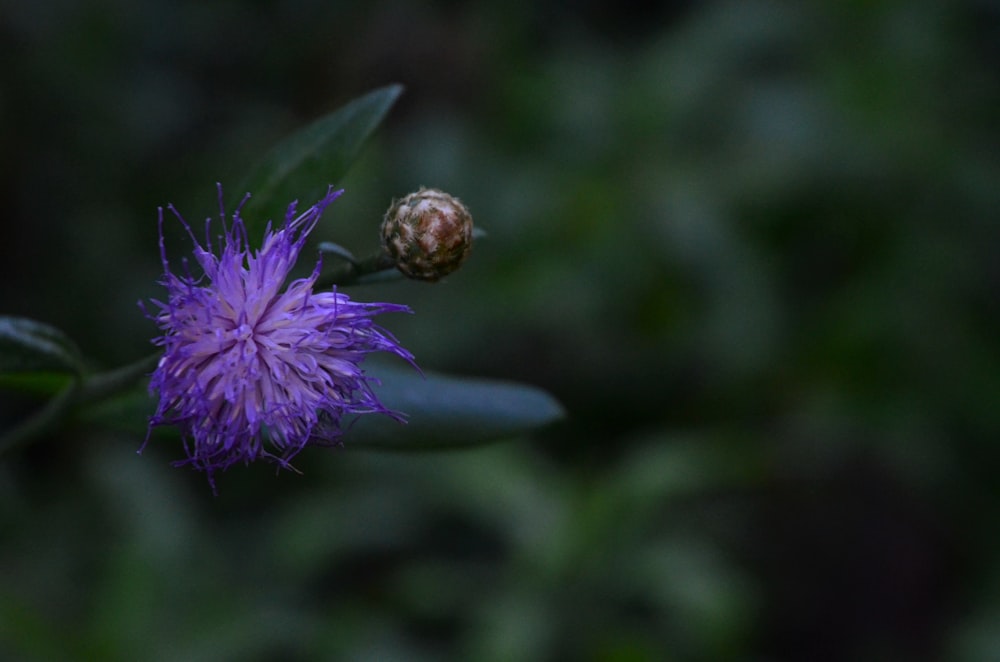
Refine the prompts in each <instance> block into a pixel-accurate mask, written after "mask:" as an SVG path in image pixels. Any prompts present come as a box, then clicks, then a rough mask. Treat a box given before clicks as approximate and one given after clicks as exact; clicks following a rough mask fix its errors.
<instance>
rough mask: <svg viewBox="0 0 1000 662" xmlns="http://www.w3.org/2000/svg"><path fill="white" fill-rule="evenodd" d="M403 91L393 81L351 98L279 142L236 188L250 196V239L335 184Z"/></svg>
mask: <svg viewBox="0 0 1000 662" xmlns="http://www.w3.org/2000/svg"><path fill="white" fill-rule="evenodd" d="M402 92H403V87H402V85H389V86H387V87H382V88H379V89H377V90H374V91H372V92H369V93H368V94H366V95H364V96H362V97H359V98H357V99H355V100H354V101H351V102H350V103H348V104H347V105H345V106H343V107H341V108H340V109H339V110H336V111H334V112H333V113H331V114H329V115H326V116H324V117H322V118H320V119H319V120H317V121H315V122H314V123H312V124H310V125H309V126H307V127H305V128H303V129H301V130H300V131H297V132H295V133H293V134H292V135H291V136H289V137H288V138H286V139H285V140H283V141H282V142H280V143H279V144H278V145H276V146H275V147H274V148H273V149H272V150H271V151H270V152H269V153H268V154H267V155H266V156H265V157H264V158H263V159H262V160H261V161H259V162H258V164H257V165H256V166H255V167H254V169H253V170H252V171H251V173H250V175H249V176H248V177H247V178H246V179H245V180H244V181H243V184H242V185H241V187H240V188H239V190H238V195H239V199H242V197H243V195H244V193H245V192H247V191H249V192H250V193H251V194H252V197H251V198H250V202H248V203H247V210H248V213H247V214H246V217H245V219H244V220H245V222H246V225H247V230H248V231H249V236H250V238H251V240H257V239H259V238H260V237H261V236H262V235H263V233H264V228H265V227H266V226H267V222H268V220H270V219H275V220H276V221H280V220H281V219H282V218H283V217H284V214H285V210H286V208H287V207H288V204H289V203H290V202H292V201H293V200H300V201H301V203H302V206H301V207H300V208H301V209H302V210H305V209H306V207H307V206H308V205H310V204H312V203H313V202H314V201H316V200H318V199H319V198H320V197H322V196H323V194H324V193H325V192H326V189H327V186H328V185H330V184H334V185H336V184H337V182H338V181H339V180H340V179H341V178H342V177H343V176H344V175H345V174H346V173H347V170H348V168H349V167H350V165H351V163H353V162H354V159H355V158H356V157H357V155H358V153H359V152H360V151H361V147H362V146H363V145H364V143H365V141H366V140H367V139H368V136H370V135H371V133H372V132H373V131H374V130H375V129H376V128H377V127H378V125H379V124H381V122H382V119H383V118H384V117H385V115H386V113H387V112H389V108H391V107H392V104H393V103H394V102H395V101H396V99H397V98H398V97H399V95H400V94H402Z"/></svg>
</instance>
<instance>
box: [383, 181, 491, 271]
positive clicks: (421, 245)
mask: <svg viewBox="0 0 1000 662" xmlns="http://www.w3.org/2000/svg"><path fill="white" fill-rule="evenodd" d="M382 248H383V249H384V250H385V252H386V253H387V254H388V255H389V256H390V257H391V258H392V259H393V260H394V261H395V263H396V268H397V269H399V270H400V271H402V272H403V273H404V274H405V275H406V276H407V277H408V278H414V279H416V280H427V281H435V280H438V279H440V278H442V277H444V276H447V275H448V274H450V273H451V272H453V271H455V270H456V269H458V268H459V267H460V266H462V262H464V261H465V258H466V257H468V255H469V252H470V251H471V250H472V215H471V214H469V210H468V209H466V208H465V205H463V204H462V203H461V201H460V200H459V199H458V198H456V197H453V196H451V195H448V194H447V193H445V192H444V191H439V190H437V189H428V188H421V189H420V190H419V191H417V192H416V193H410V194H409V195H407V196H406V197H404V198H402V199H401V200H396V201H394V202H393V203H392V205H391V206H390V207H389V209H388V211H386V213H385V219H384V220H383V221H382Z"/></svg>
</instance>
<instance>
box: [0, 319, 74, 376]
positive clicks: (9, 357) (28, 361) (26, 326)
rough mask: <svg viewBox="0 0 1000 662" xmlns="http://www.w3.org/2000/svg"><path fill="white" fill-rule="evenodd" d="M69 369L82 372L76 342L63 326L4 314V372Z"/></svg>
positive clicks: (0, 348) (0, 334) (0, 362)
mask: <svg viewBox="0 0 1000 662" xmlns="http://www.w3.org/2000/svg"><path fill="white" fill-rule="evenodd" d="M27 372H69V373H74V374H81V373H82V372H83V359H82V357H81V356H80V350H79V349H77V347H76V344H75V343H74V342H73V341H72V340H70V339H69V337H68V336H66V334H64V333H63V332H62V331H60V330H59V329H56V328H55V327H52V326H49V325H48V324H44V323H42V322H37V321H35V320H31V319H27V318H24V317H6V316H2V317H0V374H8V373H27Z"/></svg>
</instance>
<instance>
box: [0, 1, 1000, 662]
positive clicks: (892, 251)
mask: <svg viewBox="0 0 1000 662" xmlns="http://www.w3.org/2000/svg"><path fill="white" fill-rule="evenodd" d="M0 62H2V65H0V83H2V84H0V147H2V152H0V154H2V158H0V200H2V214H3V221H2V228H3V234H2V238H0V258H2V259H0V283H2V286H0V297H2V298H0V312H2V313H4V314H15V315H22V316H28V317H33V318H36V319H39V320H42V321H45V322H48V323H50V324H53V325H55V326H57V327H60V328H62V329H64V330H65V331H67V332H68V333H70V334H71V335H72V336H73V337H74V338H76V339H77V341H78V342H79V344H80V345H81V347H82V348H83V349H84V351H85V352H86V353H87V354H88V355H89V356H91V357H93V360H94V365H95V366H97V367H101V366H103V367H112V366H115V365H119V364H122V363H126V362H129V361H132V360H135V359H136V358H138V357H141V356H143V355H145V354H146V353H148V352H149V351H150V347H149V339H150V337H152V335H154V333H155V329H154V328H153V326H152V325H151V323H150V322H149V321H148V320H146V319H144V318H143V316H142V315H141V314H140V312H139V310H138V309H137V307H136V301H137V300H139V299H142V298H148V297H150V296H155V295H157V293H158V289H157V286H156V284H155V280H156V279H157V277H158V275H159V262H158V255H157V249H156V224H155V218H156V207H157V206H158V205H162V204H165V203H167V202H173V203H175V204H176V205H177V206H178V207H179V208H180V209H181V210H182V211H184V212H185V213H186V214H187V215H188V217H189V218H195V219H198V218H203V217H205V216H207V215H209V214H212V213H214V210H215V206H214V205H215V192H214V183H215V182H216V181H221V182H223V183H224V184H229V185H231V186H235V185H237V184H238V181H239V180H240V179H241V178H242V176H243V175H244V173H245V172H246V166H247V164H248V163H249V162H251V161H252V160H253V159H255V158H256V157H258V156H259V155H261V154H262V153H263V152H264V151H265V150H266V149H268V148H269V147H270V146H272V145H273V144H274V143H275V142H276V141H277V140H279V139H280V138H282V137H283V136H285V135H287V134H288V133H290V132H291V131H294V130H295V129H296V128H299V127H301V126H303V125H304V124H305V123H307V122H308V121H310V120H312V119H314V118H316V117H318V116H320V115H322V114H324V113H326V112H328V111H330V110H332V109H333V108H335V107H336V106H338V105H340V104H341V103H344V102H346V101H348V100H349V99H351V98H353V97H354V96H357V95H359V94H362V93H364V92H366V91H368V90H370V89H372V88H375V87H379V86H382V85H385V84H388V83H391V82H399V83H403V84H404V85H406V88H407V91H406V93H405V94H404V96H403V97H402V98H401V100H400V102H399V103H398V104H397V105H396V107H395V108H394V109H393V111H392V112H391V114H390V115H389V118H388V120H387V122H386V123H385V125H384V126H383V127H382V129H380V130H379V132H378V133H377V134H376V136H375V138H374V139H373V141H372V142H371V143H369V145H368V146H367V147H366V149H365V151H364V152H363V155H362V157H361V159H360V160H359V161H358V163H357V164H356V166H355V167H354V168H353V170H352V171H351V173H350V175H349V176H348V177H347V178H346V179H345V180H344V181H343V182H339V184H341V185H343V186H344V187H346V188H347V194H345V196H343V197H342V198H341V199H340V200H338V202H337V203H336V204H335V206H334V208H332V209H331V211H330V213H329V214H328V215H327V216H326V221H325V222H324V223H323V224H322V225H321V227H320V229H319V230H317V232H316V233H315V235H314V237H315V238H316V239H323V240H332V241H338V242H340V243H342V244H344V245H346V246H348V247H349V248H351V249H353V250H355V251H356V252H358V253H366V252H367V251H368V250H370V249H372V248H374V246H375V245H376V234H375V233H376V228H377V225H378V222H379V219H380V216H381V214H382V212H383V210H384V209H385V207H386V206H387V205H388V203H389V201H390V200H391V198H392V197H393V196H400V195H402V194H405V193H406V192H408V191H410V190H413V189H415V188H417V187H418V186H420V185H427V186H435V187H440V188H443V189H446V190H448V191H450V192H452V193H454V194H456V195H458V196H460V197H461V198H462V199H463V200H464V201H465V202H466V203H467V204H468V205H469V206H470V208H471V209H472V211H473V213H474V215H475V218H476V220H477V223H478V225H479V226H480V227H483V228H484V229H486V230H487V231H488V233H489V236H488V239H486V240H484V241H481V242H479V243H478V244H477V246H476V250H475V252H474V255H473V257H472V259H471V260H470V262H469V263H468V264H467V266H466V267H465V268H463V270H462V271H460V272H459V273H457V274H455V275H454V276H452V277H450V278H449V279H448V280H447V282H444V283H441V284H437V285H434V286H427V285H420V284H416V283H406V282H404V283H395V284H392V285H381V286H377V287H371V288H365V289H357V290H354V291H353V292H352V293H353V294H354V295H355V296H357V297H359V298H368V299H373V300H393V301H400V302H404V303H408V304H410V305H411V306H412V307H413V308H414V309H415V310H416V311H417V314H416V315H413V316H407V317H395V318H392V319H388V320H386V321H385V322H386V325H387V326H388V327H389V328H391V329H392V330H393V332H394V333H396V334H397V335H398V337H399V338H400V339H401V340H402V341H403V342H404V343H405V344H406V345H407V346H408V347H409V348H410V349H412V350H413V351H414V352H415V353H416V354H417V356H418V359H419V360H420V362H421V364H422V365H423V366H425V367H427V368H432V369H437V370H447V371H451V372H454V373H458V374H466V375H483V376H491V377H499V378H505V379H515V380H521V381H526V382H530V383H533V384H537V385H539V386H542V387H544V388H546V389H548V390H550V391H551V392H552V393H553V394H555V395H556V396H557V397H558V398H559V399H560V401H561V402H562V403H563V404H564V405H565V407H566V409H567V411H568V418H567V420H566V421H565V422H563V423H560V424H558V425H556V426H554V427H551V428H549V429H546V430H542V431H539V432H538V433H536V434H531V435H528V436H525V437H523V438H518V439H511V440H509V441H508V442H506V443H502V444H498V445H494V446H489V447H484V448H480V449H476V450H471V451H464V452H458V453H444V452H439V453H427V454H376V453H364V452H357V451H350V450H344V451H324V450H313V451H310V452H307V453H305V454H304V455H302V456H301V457H300V460H299V462H298V463H297V465H298V466H299V468H300V469H301V470H302V472H303V475H302V476H298V475H294V474H291V473H285V474H281V475H279V476H277V477H275V476H274V475H273V473H274V472H273V469H271V468H268V467H251V468H248V469H242V468H239V469H234V470H231V471H230V472H228V473H227V474H225V475H224V476H222V477H221V478H220V481H219V486H220V494H219V496H218V497H213V496H212V494H211V491H210V490H209V488H208V485H207V484H206V483H205V481H204V478H203V477H202V476H200V475H198V474H196V473H194V472H190V471H187V470H179V469H173V468H171V467H170V465H169V461H170V460H172V459H176V458H177V457H178V456H179V455H180V448H178V447H174V446H171V445H168V444H159V443H154V444H153V445H151V447H149V448H148V449H147V450H146V452H145V453H144V454H143V455H142V456H137V455H136V453H135V450H136V448H137V447H138V445H139V444H140V442H141V436H140V435H136V434H130V433H124V432H108V431H104V430H99V429H88V428H77V429H71V430H65V431H62V432H61V433H59V434H56V435H53V436H52V437H51V438H48V439H45V440H43V441H40V442H39V443H37V444H35V445H33V446H31V447H30V448H26V449H22V450H19V451H17V452H15V453H12V454H8V455H7V456H5V457H3V458H2V460H0V657H2V658H3V659H10V660H50V659H51V660H69V659H94V660H96V659H101V660H136V659H142V660H320V659H351V660H364V659H370V660H393V659H399V660H432V659H435V660H436V659H463V660H563V659H577V660H623V661H624V660H760V661H769V660H774V661H784V660H813V661H824V660H831V661H832V660H908V661H912V660H944V659H949V660H984V661H986V660H997V659H1000V534H998V531H1000V526H998V524H1000V488H998V485H1000V481H998V480H997V475H998V472H1000V445H998V441H1000V440H998V438H997V433H998V431H1000V343H998V340H997V331H998V328H1000V326H998V321H1000V308H998V294H1000V260H998V259H997V254H998V248H1000V226H998V213H1000V159H998V153H1000V152H998V150H1000V112H998V108H1000V5H998V4H997V3H996V2H992V1H989V0H956V1H954V2H937V1H936V0H911V1H906V2H902V1H893V0H881V1H874V0H873V1H870V2H867V1H864V0H856V1H851V2H819V1H806V2H794V3H793V2H777V1H768V0H751V1H748V2H736V1H732V2H693V1H689V2H659V3H657V2H606V1H603V2H602V1H601V0H589V1H585V2H577V3H571V2H565V1H563V0H545V1H542V2H532V3H527V2H510V3H508V2H500V1H499V0H479V1H476V2H468V3H458V2H426V3H421V2H415V1H410V0H393V1H388V2H377V3H370V2H360V1H354V2H326V1H321V0H295V1H293V2H271V1H265V0H258V1H256V2H236V1H235V0H230V1H228V2H211V3H205V2H198V1H194V0H189V1H185V2H170V1H167V0H143V1H141V2H136V1H135V0H92V1H89V2H84V1H80V0H42V1H40V2H31V3H29V2H18V1H17V0H3V2H2V3H0ZM175 236H177V237H179V235H175ZM174 246H175V250H176V251H178V252H179V251H181V250H185V249H186V247H185V245H184V244H183V243H182V242H181V241H180V239H178V241H177V242H176V243H174ZM2 397H3V398H4V399H6V400H7V403H6V404H5V405H4V406H3V407H2V409H3V411H4V415H5V417H7V418H8V419H9V418H11V417H13V416H16V411H15V409H16V406H15V404H14V402H15V401H14V400H12V399H9V394H4V395H3V396H2ZM18 402H19V401H18Z"/></svg>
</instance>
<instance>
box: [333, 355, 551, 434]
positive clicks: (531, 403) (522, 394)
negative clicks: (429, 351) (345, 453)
mask: <svg viewBox="0 0 1000 662" xmlns="http://www.w3.org/2000/svg"><path fill="white" fill-rule="evenodd" d="M368 372H369V374H371V375H373V376H376V377H378V378H379V379H380V380H381V381H382V384H381V385H380V386H376V387H374V390H375V393H376V394H377V395H378V397H379V399H380V400H381V401H382V404H383V405H385V406H386V407H388V408H390V409H393V410H395V411H399V412H402V413H404V414H406V415H407V422H406V423H400V422H398V421H395V420H393V419H391V418H389V417H388V416H362V417H360V419H359V420H357V421H356V423H355V424H354V426H353V427H351V428H350V430H348V431H347V433H346V434H345V435H344V443H345V445H346V446H347V448H371V449H389V450H413V451H417V450H428V449H441V448H461V447H469V446H475V445H480V444H486V443H490V442H494V441H500V440H503V439H509V438H511V437H514V436H517V435H519V434H523V433H525V432H528V431H531V430H534V429H536V428H539V427H542V426H544V425H548V424H550V423H553V422H555V421H557V420H559V419H561V418H563V417H564V416H565V411H564V410H563V408H562V405H560V404H559V402H558V401H556V399H555V398H553V397H552V396H551V395H550V394H549V393H547V392H546V391H543V390H542V389H540V388H537V387H535V386H529V385H526V384H519V383H515V382H506V381H498V380H492V379H481V378H468V377H452V376H447V375H442V374H438V373H425V374H424V376H423V377H422V376H421V375H420V374H418V373H416V372H415V371H414V370H412V369H400V368H393V367H388V366H384V365H382V364H373V365H372V366H369V369H368Z"/></svg>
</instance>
